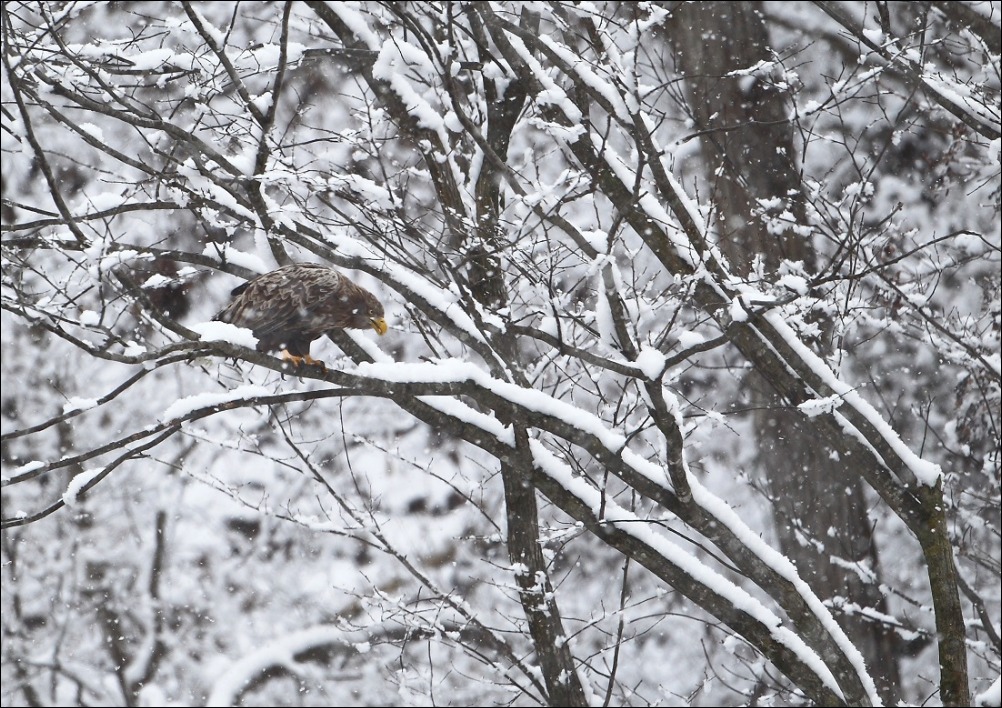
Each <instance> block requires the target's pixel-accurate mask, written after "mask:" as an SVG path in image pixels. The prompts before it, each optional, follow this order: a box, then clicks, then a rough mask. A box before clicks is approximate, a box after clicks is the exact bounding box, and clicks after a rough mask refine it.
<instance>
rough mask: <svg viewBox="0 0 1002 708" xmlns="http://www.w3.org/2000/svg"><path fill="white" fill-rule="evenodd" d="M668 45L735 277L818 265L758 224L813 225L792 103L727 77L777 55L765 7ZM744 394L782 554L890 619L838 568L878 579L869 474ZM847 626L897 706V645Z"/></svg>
mask: <svg viewBox="0 0 1002 708" xmlns="http://www.w3.org/2000/svg"><path fill="white" fill-rule="evenodd" d="M668 39H669V41H670V42H671V43H672V45H673V47H674V49H675V51H676V54H677V62H678V67H679V69H680V70H681V71H682V72H684V74H685V78H686V90H687V94H688V101H689V105H690V107H691V110H692V114H693V117H694V119H695V122H696V126H697V129H698V130H700V131H705V132H704V133H703V135H701V146H702V151H703V158H704V165H705V170H706V174H707V176H708V179H709V180H710V182H711V185H712V189H713V195H712V201H713V203H714V204H715V205H716V208H717V212H716V224H717V233H718V234H719V239H720V244H719V245H720V248H721V251H722V252H723V253H724V255H725V256H726V257H727V258H728V260H729V261H730V266H731V269H732V271H733V272H735V273H737V274H740V275H745V276H748V275H749V274H752V273H753V272H755V270H756V269H759V268H761V269H762V270H763V271H764V272H765V273H766V274H770V273H775V271H776V269H777V268H778V266H779V265H780V263H781V262H782V261H783V260H790V261H801V262H803V263H804V265H805V266H806V267H807V268H810V267H811V266H812V264H813V261H814V255H815V254H814V252H813V248H812V245H811V243H810V242H809V241H807V240H805V239H804V238H802V237H799V236H797V235H796V234H794V233H792V232H791V231H786V232H783V233H779V234H776V233H771V232H770V231H768V230H767V229H766V227H765V224H764V223H763V222H762V221H761V220H760V219H757V218H756V217H755V216H754V211H755V209H756V208H758V207H759V202H758V200H759V199H771V198H779V199H782V200H784V202H785V207H786V208H787V209H789V211H790V212H791V213H792V214H793V215H794V217H795V218H796V219H797V220H798V221H800V222H801V223H802V221H803V216H804V207H803V202H802V199H803V197H802V191H801V184H800V176H799V171H798V169H797V164H796V160H795V148H794V136H793V130H792V127H791V125H790V123H789V122H788V120H787V116H788V114H789V104H788V101H787V98H788V97H787V95H785V94H784V93H783V92H782V91H780V90H778V89H776V88H775V87H773V86H772V85H770V82H769V81H768V79H767V78H766V77H762V76H737V77H727V74H729V73H730V72H733V71H736V70H740V69H747V68H749V67H753V66H755V65H756V64H757V63H759V62H760V61H766V62H769V61H772V60H773V58H774V57H773V55H772V53H771V52H770V46H771V45H770V44H769V41H768V39H769V38H768V33H767V29H766V26H765V23H764V21H763V18H762V12H761V5H760V3H758V2H733V3H716V2H696V3H687V4H684V5H681V6H680V7H678V9H677V10H676V11H675V18H674V24H673V25H672V26H671V28H670V29H669V30H668ZM819 346H820V347H823V348H827V347H828V344H827V343H821V344H819ZM744 385H745V387H746V389H747V391H748V399H749V402H750V404H751V405H752V406H753V408H754V409H755V411H756V412H755V414H754V427H755V432H756V436H757V442H758V455H757V464H758V468H759V471H760V473H761V474H762V475H763V477H764V479H765V483H766V488H767V489H768V491H769V495H770V496H771V497H772V503H773V515H774V520H775V524H776V529H777V533H778V535H779V540H780V546H781V548H782V551H783V552H784V553H785V554H786V555H787V556H789V557H790V558H791V559H792V560H793V561H794V562H795V563H796V564H797V566H798V568H799V570H800V573H801V574H802V575H803V576H804V578H805V579H806V580H807V581H808V582H809V583H810V584H811V586H812V587H813V588H814V590H815V591H816V592H817V593H818V594H819V595H820V596H821V597H822V598H829V599H833V598H845V599H847V600H848V601H849V602H852V603H855V604H857V605H859V606H861V607H865V608H874V609H876V610H878V611H884V610H885V602H884V598H883V596H882V595H881V593H880V592H879V590H878V588H877V586H876V584H875V583H870V582H866V581H864V580H863V579H862V578H861V577H860V574H857V573H855V572H853V571H851V570H846V569H845V568H843V567H841V566H839V565H835V564H833V563H832V561H831V559H832V557H837V558H839V559H842V560H845V561H850V562H852V563H859V564H860V565H861V567H862V568H869V569H872V570H873V571H875V572H876V571H877V570H878V557H877V551H876V548H875V547H874V545H873V543H872V538H871V529H870V524H869V522H868V520H867V514H866V500H865V495H864V490H863V485H862V482H861V480H860V478H859V476H858V475H854V474H847V473H846V471H845V470H844V464H843V463H842V462H840V461H839V460H837V459H833V458H832V454H831V451H830V450H829V449H827V448H826V446H825V445H823V444H821V442H820V441H819V440H818V439H817V438H816V436H814V435H812V434H811V431H810V430H809V426H808V425H807V424H806V423H807V421H806V420H805V419H804V417H803V415H802V414H801V413H800V412H799V411H798V410H796V409H791V408H790V407H789V405H788V403H787V402H786V401H785V400H784V399H783V398H782V397H781V396H780V395H778V394H777V393H776V391H775V390H774V389H773V388H772V387H771V386H769V385H768V384H767V383H766V382H765V380H764V379H763V378H762V377H761V376H759V375H758V374H756V372H755V371H751V372H750V373H749V374H748V375H747V376H746V377H745V380H744ZM837 604H838V603H837V602H836V611H837ZM842 623H843V626H844V627H845V629H846V631H847V633H848V634H849V636H850V637H851V638H852V640H853V641H854V642H855V644H856V646H857V647H858V648H859V649H860V651H861V652H862V654H863V656H864V658H865V659H866V663H867V667H868V669H869V670H870V672H871V674H872V675H873V676H874V680H875V681H876V682H877V686H878V689H879V690H880V693H881V696H882V698H883V700H884V702H885V703H886V704H893V703H894V702H896V701H897V698H898V690H897V686H898V685H899V679H900V676H899V673H898V666H897V662H896V658H895V657H896V652H895V641H894V640H895V637H894V636H893V635H891V634H889V633H888V632H886V631H884V630H883V629H882V628H881V627H880V626H878V625H876V624H875V623H873V622H870V621H867V620H865V619H863V618H861V617H860V616H859V615H852V614H844V615H842Z"/></svg>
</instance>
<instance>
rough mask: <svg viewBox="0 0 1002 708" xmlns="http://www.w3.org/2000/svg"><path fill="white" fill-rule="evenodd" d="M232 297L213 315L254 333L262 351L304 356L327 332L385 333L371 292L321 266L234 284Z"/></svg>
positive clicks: (293, 268)
mask: <svg viewBox="0 0 1002 708" xmlns="http://www.w3.org/2000/svg"><path fill="white" fill-rule="evenodd" d="M232 295H233V300H232V301H231V302H230V304H229V305H227V306H226V307H225V308H223V309H222V310H221V311H220V312H219V314H217V315H216V317H215V319H217V320H220V321H222V322H229V323H230V324H233V325H236V326H238V327H246V328H247V329H250V330H251V331H253V332H254V336H255V337H257V338H258V346H257V348H258V349H259V350H261V351H272V350H276V349H287V350H288V351H289V353H290V354H292V355H294V356H296V357H303V356H308V355H309V347H310V343H311V342H312V341H313V340H314V339H316V338H318V337H320V336H321V335H322V334H324V333H325V332H327V331H328V330H332V329H343V328H360V329H364V328H368V327H372V328H374V329H376V331H377V332H379V333H380V334H383V333H384V332H385V331H386V323H385V320H384V319H383V317H384V315H383V306H382V304H381V303H380V302H379V300H377V299H376V296H375V295H373V294H372V293H370V292H369V291H368V290H366V289H365V288H363V287H361V286H359V285H356V284H355V283H353V282H351V281H350V280H348V278H346V277H345V276H343V275H342V274H341V273H339V272H337V271H336V270H333V269H331V268H325V267H323V266H318V265H311V264H300V265H291V266H284V267H282V268H279V269H278V270H273V271H271V272H270V273H265V274H264V275H260V276H258V277H257V278H254V279H253V280H251V281H249V282H247V283H245V284H244V285H241V286H239V287H237V288H234V290H233V292H232Z"/></svg>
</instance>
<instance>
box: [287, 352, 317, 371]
mask: <svg viewBox="0 0 1002 708" xmlns="http://www.w3.org/2000/svg"><path fill="white" fill-rule="evenodd" d="M282 361H287V362H289V363H290V364H292V365H293V366H294V367H296V368H297V369H298V368H299V367H301V366H318V367H320V370H321V371H327V365H326V364H324V363H323V362H322V361H320V360H319V359H314V358H313V357H311V356H310V355H309V354H307V355H306V356H296V355H295V354H290V353H289V352H288V350H285V349H283V350H282Z"/></svg>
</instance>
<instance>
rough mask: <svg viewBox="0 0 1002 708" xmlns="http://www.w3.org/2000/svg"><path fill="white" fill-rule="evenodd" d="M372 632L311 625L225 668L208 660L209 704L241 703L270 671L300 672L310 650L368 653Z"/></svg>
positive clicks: (218, 705) (269, 643)
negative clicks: (209, 671)
mask: <svg viewBox="0 0 1002 708" xmlns="http://www.w3.org/2000/svg"><path fill="white" fill-rule="evenodd" d="M369 639H370V637H369V634H368V633H367V632H365V631H363V630H351V629H345V628H341V627H335V626H333V625H326V626H319V627H311V628H309V629H300V630H296V631H291V632H289V633H288V634H286V635H285V636H281V637H278V638H275V639H272V640H271V641H269V642H267V643H265V645H264V646H262V647H261V648H259V649H256V650H255V651H252V652H251V653H249V654H247V655H246V656H243V657H242V658H240V659H238V660H236V661H233V662H226V663H227V664H228V665H227V666H226V667H225V668H223V667H221V666H220V662H219V661H218V660H212V659H207V661H206V663H205V664H204V665H205V666H206V667H211V670H212V675H207V676H206V677H205V679H206V683H207V684H208V685H209V686H210V687H211V689H210V691H209V696H208V698H207V699H206V702H205V704H206V705H207V706H214V707H220V708H221V707H222V706H235V705H239V704H240V696H241V695H242V694H243V693H244V691H246V690H247V688H249V687H250V686H251V684H252V683H253V682H254V681H255V680H259V679H261V678H263V676H264V675H265V674H266V672H268V671H270V670H274V669H284V670H286V671H288V672H289V673H292V674H296V673H298V669H297V668H296V667H297V664H299V663H300V662H301V661H302V660H301V659H297V658H296V657H297V656H299V657H302V656H303V655H305V654H308V653H310V652H322V651H325V650H326V651H333V652H338V651H354V652H359V653H366V652H368V651H369V649H370V648H371V645H370V644H369Z"/></svg>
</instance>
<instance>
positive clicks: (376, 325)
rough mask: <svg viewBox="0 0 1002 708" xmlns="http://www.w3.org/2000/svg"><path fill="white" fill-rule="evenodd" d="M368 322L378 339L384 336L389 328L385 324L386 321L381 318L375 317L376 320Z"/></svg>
mask: <svg viewBox="0 0 1002 708" xmlns="http://www.w3.org/2000/svg"><path fill="white" fill-rule="evenodd" d="M369 321H370V322H371V323H372V328H373V329H374V330H376V331H377V332H379V336H380V337H382V336H383V335H384V334H386V330H388V329H389V326H388V325H387V324H386V320H384V319H383V318H382V317H377V318H376V319H374V320H369Z"/></svg>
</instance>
